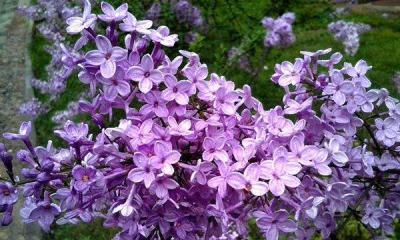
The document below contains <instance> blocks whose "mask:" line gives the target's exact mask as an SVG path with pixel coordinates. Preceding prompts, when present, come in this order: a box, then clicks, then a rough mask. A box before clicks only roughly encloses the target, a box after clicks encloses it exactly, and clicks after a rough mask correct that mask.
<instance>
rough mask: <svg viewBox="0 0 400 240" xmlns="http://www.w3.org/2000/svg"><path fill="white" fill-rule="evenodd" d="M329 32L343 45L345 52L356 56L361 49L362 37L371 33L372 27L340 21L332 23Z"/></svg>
mask: <svg viewBox="0 0 400 240" xmlns="http://www.w3.org/2000/svg"><path fill="white" fill-rule="evenodd" d="M328 30H329V32H330V33H331V34H333V36H334V38H335V39H336V40H337V41H340V42H342V43H343V45H344V47H345V52H346V53H347V54H349V55H351V56H354V55H355V54H356V53H357V51H358V48H359V47H360V35H361V34H363V33H366V32H369V31H370V30H371V27H370V26H369V25H368V24H363V23H353V22H345V21H343V20H340V21H337V22H332V23H330V24H329V25H328Z"/></svg>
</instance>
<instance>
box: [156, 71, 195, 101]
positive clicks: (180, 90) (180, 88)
mask: <svg viewBox="0 0 400 240" xmlns="http://www.w3.org/2000/svg"><path fill="white" fill-rule="evenodd" d="M164 79H165V85H166V86H167V88H166V89H164V90H163V91H162V94H161V97H162V98H163V99H164V100H166V101H173V100H175V101H176V103H178V104H180V105H186V104H188V103H189V95H188V91H189V89H190V87H191V83H190V82H189V81H185V80H184V81H179V82H178V81H177V80H176V77H175V76H173V75H169V74H168V75H165V76H164Z"/></svg>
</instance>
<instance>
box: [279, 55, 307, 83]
mask: <svg viewBox="0 0 400 240" xmlns="http://www.w3.org/2000/svg"><path fill="white" fill-rule="evenodd" d="M302 70H303V60H301V59H296V62H295V63H294V64H292V63H290V62H287V61H285V62H283V63H282V64H281V71H282V75H281V76H280V77H279V80H278V82H279V85H281V86H283V87H284V86H288V85H289V84H293V85H295V84H297V83H299V82H300V80H301V72H302Z"/></svg>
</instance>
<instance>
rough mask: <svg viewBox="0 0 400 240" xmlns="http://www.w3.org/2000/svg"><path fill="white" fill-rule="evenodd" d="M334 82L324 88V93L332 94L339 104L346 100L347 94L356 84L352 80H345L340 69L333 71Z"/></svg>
mask: <svg viewBox="0 0 400 240" xmlns="http://www.w3.org/2000/svg"><path fill="white" fill-rule="evenodd" d="M331 80H332V82H331V83H329V84H328V86H326V87H325V88H324V94H330V95H331V94H332V99H333V101H335V103H336V104H338V105H343V104H344V103H345V102H346V95H347V94H350V93H351V92H353V90H354V85H353V84H352V83H351V82H350V81H344V79H343V74H342V73H341V72H340V71H333V72H332V76H331Z"/></svg>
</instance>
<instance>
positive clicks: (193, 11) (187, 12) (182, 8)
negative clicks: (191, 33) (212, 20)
mask: <svg viewBox="0 0 400 240" xmlns="http://www.w3.org/2000/svg"><path fill="white" fill-rule="evenodd" d="M174 13H175V14H176V17H177V18H178V20H179V22H181V23H186V24H189V25H190V26H193V27H200V26H201V25H203V16H202V15H201V11H200V9H198V8H197V7H196V6H193V5H192V4H191V3H190V2H189V1H187V0H179V1H178V2H177V3H176V4H175V6H174Z"/></svg>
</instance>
